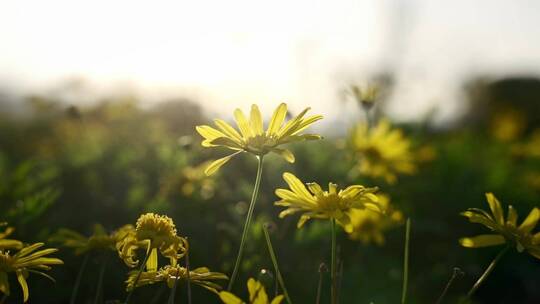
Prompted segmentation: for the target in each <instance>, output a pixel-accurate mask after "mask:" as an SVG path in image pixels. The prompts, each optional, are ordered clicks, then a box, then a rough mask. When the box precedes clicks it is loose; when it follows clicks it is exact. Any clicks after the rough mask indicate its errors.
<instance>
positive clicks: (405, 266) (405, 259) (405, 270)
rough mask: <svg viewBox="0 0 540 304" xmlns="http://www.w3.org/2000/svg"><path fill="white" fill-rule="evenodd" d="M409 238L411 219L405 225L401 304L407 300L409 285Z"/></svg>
mask: <svg viewBox="0 0 540 304" xmlns="http://www.w3.org/2000/svg"><path fill="white" fill-rule="evenodd" d="M410 237H411V219H410V218H408V219H407V223H406V224H405V248H404V252H403V287H402V291H401V304H405V300H406V299H407V287H408V284H409V243H410Z"/></svg>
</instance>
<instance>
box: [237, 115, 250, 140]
mask: <svg viewBox="0 0 540 304" xmlns="http://www.w3.org/2000/svg"><path fill="white" fill-rule="evenodd" d="M234 120H236V124H237V125H238V129H240V133H242V136H243V137H244V138H248V137H252V136H253V135H252V132H251V128H250V125H249V123H248V121H247V119H246V116H244V113H243V112H242V110H240V109H236V110H234Z"/></svg>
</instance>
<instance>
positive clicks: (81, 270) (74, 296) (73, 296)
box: [69, 253, 90, 304]
mask: <svg viewBox="0 0 540 304" xmlns="http://www.w3.org/2000/svg"><path fill="white" fill-rule="evenodd" d="M89 257H90V253H87V254H85V256H84V259H83V261H82V264H81V268H79V272H78V273H77V278H76V279H75V286H73V291H72V292H71V299H70V300H69V303H70V304H75V300H76V299H77V294H78V293H79V286H81V280H82V275H83V273H84V270H85V269H86V264H88V259H89Z"/></svg>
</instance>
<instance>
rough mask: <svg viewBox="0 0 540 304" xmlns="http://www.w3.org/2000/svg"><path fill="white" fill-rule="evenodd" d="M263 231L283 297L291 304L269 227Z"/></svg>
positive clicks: (265, 226)
mask: <svg viewBox="0 0 540 304" xmlns="http://www.w3.org/2000/svg"><path fill="white" fill-rule="evenodd" d="M263 231H264V237H265V238H266V246H267V247H268V252H269V253H270V258H271V259H272V264H274V271H275V272H276V276H277V280H278V282H279V286H280V287H281V289H282V290H283V295H284V296H285V299H286V300H287V303H289V304H291V303H292V301H291V298H290V297H289V293H288V292H287V288H285V282H284V281H283V277H282V276H281V271H279V267H278V261H277V258H276V254H275V252H274V247H273V246H272V241H271V240H270V234H269V233H268V227H267V225H266V224H265V225H263Z"/></svg>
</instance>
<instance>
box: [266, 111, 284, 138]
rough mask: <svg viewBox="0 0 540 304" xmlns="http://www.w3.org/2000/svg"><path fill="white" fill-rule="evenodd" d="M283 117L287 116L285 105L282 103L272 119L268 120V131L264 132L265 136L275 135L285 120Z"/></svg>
mask: <svg viewBox="0 0 540 304" xmlns="http://www.w3.org/2000/svg"><path fill="white" fill-rule="evenodd" d="M285 116H287V105H286V104H285V103H282V104H280V105H279V106H278V107H277V108H276V110H275V111H274V114H273V115H272V119H271V120H270V124H269V125H268V130H267V131H266V134H267V135H276V134H277V133H278V131H279V129H280V128H281V125H282V124H283V121H284V120H285Z"/></svg>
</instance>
